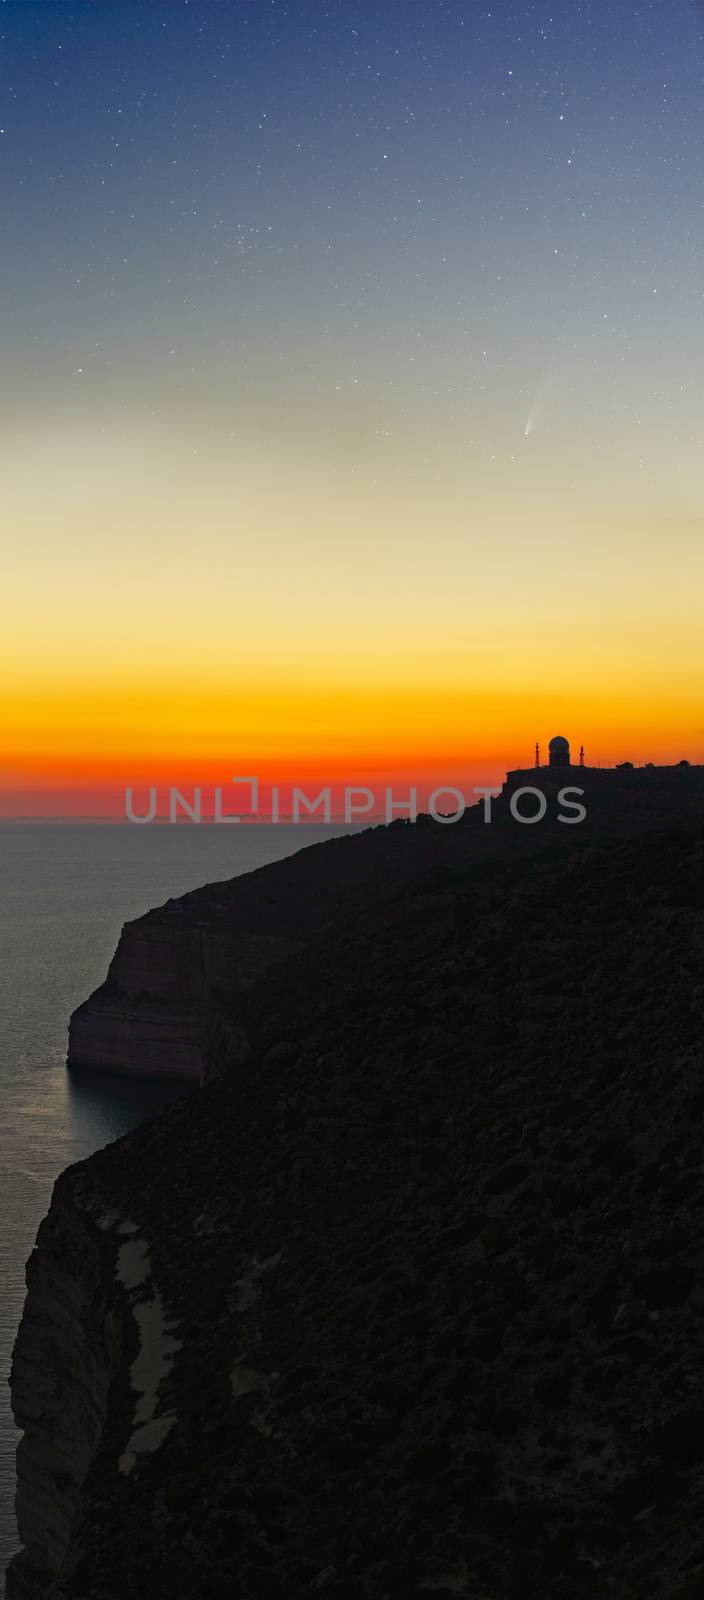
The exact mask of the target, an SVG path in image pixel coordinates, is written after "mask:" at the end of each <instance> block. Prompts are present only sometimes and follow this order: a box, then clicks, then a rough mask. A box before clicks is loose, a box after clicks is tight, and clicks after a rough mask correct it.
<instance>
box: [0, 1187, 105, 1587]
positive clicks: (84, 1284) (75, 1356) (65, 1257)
mask: <svg viewBox="0 0 704 1600" xmlns="http://www.w3.org/2000/svg"><path fill="white" fill-rule="evenodd" d="M77 1200H79V1195H78V1194H77V1193H76V1192H75V1191H74V1192H73V1193H71V1191H70V1188H69V1186H68V1185H66V1184H64V1185H61V1184H58V1185H57V1188H56V1191H55V1194H54V1199H53V1203H52V1207H51V1212H50V1215H49V1217H48V1218H47V1219H46V1220H45V1221H44V1222H43V1223H42V1226H41V1228H40V1231H39V1236H38V1240H37V1246H36V1249H35V1251H34V1253H33V1255H32V1257H31V1259H30V1261H29V1263H28V1267H27V1289H28V1298H27V1305H26V1308H25V1313H24V1316H23V1319H22V1324H21V1327H20V1332H19V1336H18V1339H17V1343H16V1346H15V1352H14V1359H13V1367H12V1380H11V1381H12V1395H13V1408H14V1413H15V1418H16V1421H17V1424H18V1426H19V1427H20V1428H24V1429H25V1430H26V1431H25V1435H24V1438H23V1439H22V1441H21V1443H20V1445H19V1447H18V1452H17V1473H18V1491H17V1524H18V1531H19V1536H20V1539H21V1541H22V1543H23V1545H24V1546H25V1550H24V1553H23V1554H22V1555H21V1556H19V1557H18V1558H17V1560H16V1561H15V1562H13V1565H12V1571H11V1574H10V1576H9V1578H8V1582H7V1595H8V1600H9V1597H15V1596H16V1597H22V1600H25V1597H26V1600H34V1597H35V1596H41V1595H44V1594H45V1593H46V1592H47V1591H48V1590H49V1589H50V1588H51V1583H52V1580H53V1578H54V1577H55V1575H56V1574H57V1573H58V1572H59V1571H60V1570H61V1568H62V1566H63V1564H64V1561H65V1559H66V1556H67V1553H68V1550H69V1547H70V1544H71V1539H72V1536H73V1534H74V1531H75V1528H76V1526H77V1524H78V1523H79V1521H80V1517H81V1491H82V1487H83V1483H84V1481H85V1478H86V1474H87V1472H88V1469H89V1467H90V1466H91V1464H92V1462H93V1460H94V1459H95V1456H96V1453H97V1451H98V1450H99V1447H100V1443H101V1439H102V1435H103V1430H104V1427H105V1421H106V1417H107V1411H108V1396H109V1392H110V1386H111V1384H112V1382H113V1380H114V1378H115V1376H116V1374H117V1373H118V1372H119V1368H120V1360H121V1356H122V1349H123V1341H122V1316H121V1310H120V1305H119V1302H118V1300H117V1298H116V1296H115V1293H114V1285H113V1282H112V1273H111V1265H112V1262H113V1261H114V1259H115V1247H114V1246H112V1248H111V1247H110V1246H108V1245H107V1239H106V1236H105V1235H104V1233H102V1232H101V1230H100V1229H99V1228H98V1227H97V1226H96V1223H95V1221H94V1219H93V1217H92V1215H91V1210H90V1208H89V1207H88V1208H86V1207H85V1206H84V1205H82V1204H80V1203H79V1204H77V1203H76V1201H77ZM106 1246H107V1248H106Z"/></svg>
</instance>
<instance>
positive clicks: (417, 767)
mask: <svg viewBox="0 0 704 1600" xmlns="http://www.w3.org/2000/svg"><path fill="white" fill-rule="evenodd" d="M703 192H704V6H702V5H701V4H699V3H697V0H608V3H607V0H570V4H569V5H568V4H563V3H561V4H557V3H555V4H554V5H551V4H548V3H547V0H534V3H531V0H521V3H520V4H518V3H514V0H496V3H494V4H484V3H482V0H381V3H378V0H332V3H330V0H295V4H294V3H286V0H272V3H269V0H241V3H239V0H83V3H73V4H71V3H65V0H4V3H2V4H1V5H0V227H1V229H2V233H1V237H0V307H1V314H0V328H1V330H2V384H1V386H0V422H1V426H0V482H1V483H2V505H1V509H0V545H1V551H2V574H3V578H2V589H1V591H0V623H1V625H0V814H4V815H16V814H27V815H37V814H60V813H71V812H75V813H78V814H92V813H95V814H101V813H102V814H108V813H109V814H112V813H113V812H115V811H119V807H120V805H121V801H122V792H123V787H124V785H125V784H128V783H129V784H134V785H140V784H142V785H143V784H146V783H158V784H160V785H162V784H163V785H166V784H171V783H188V782H202V783H203V784H209V783H215V782H218V781H221V780H222V781H227V780H228V778H229V777H230V775H231V774H234V773H258V774H259V775H260V776H261V777H263V778H266V777H267V776H269V777H270V778H271V777H273V776H280V777H281V778H282V779H284V780H285V779H286V778H291V777H295V778H296V779H297V780H299V779H300V780H301V781H308V780H311V781H312V780H320V779H322V778H327V777H329V778H331V779H334V780H335V781H338V780H341V779H342V778H344V780H345V781H349V782H350V783H353V782H357V781H364V780H365V779H369V778H370V777H375V778H377V777H381V776H383V777H384V779H385V780H388V781H395V780H396V779H398V780H403V781H406V780H407V779H408V778H409V776H414V775H418V777H419V779H420V780H421V781H423V780H424V779H426V778H427V779H428V780H429V781H431V780H432V781H435V780H437V781H443V782H444V781H447V782H460V783H466V782H469V781H470V780H471V781H476V782H482V781H489V780H493V779H495V778H498V779H499V780H500V778H501V776H502V774H503V771H504V770H505V768H506V767H515V766H517V765H524V764H525V765H528V764H530V763H531V762H532V758H533V748H534V744H535V741H536V739H539V740H540V741H541V743H542V746H543V747H546V746H547V741H548V739H549V737H550V736H551V735H552V734H554V733H557V732H559V733H563V734H566V735H567V736H568V737H569V738H570V739H571V740H572V743H573V746H574V747H575V749H576V748H577V747H578V746H579V744H581V743H583V744H584V746H585V749H586V755H587V760H588V761H590V760H591V761H593V762H594V763H596V762H597V761H599V762H602V763H607V762H610V761H616V760H619V759H631V760H636V761H640V760H656V761H660V760H662V761H668V760H678V759H680V758H681V757H683V756H687V757H689V758H690V759H692V760H700V761H701V760H704V716H703V714H702V706H703V703H704V701H703V695H702V689H703V687H704V683H703V679H704V670H703V666H702V651H701V645H700V640H701V634H702V621H703V620H704V618H703V612H704V538H703V537H702V534H703V532H704V477H703V472H702V469H703V466H704V460H703V449H704V422H703V419H704V361H703V360H702V355H703V353H704V350H703V345H704V214H703V213H702V207H701V195H702V193H703Z"/></svg>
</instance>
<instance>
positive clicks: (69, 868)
mask: <svg viewBox="0 0 704 1600" xmlns="http://www.w3.org/2000/svg"><path fill="white" fill-rule="evenodd" d="M350 831H353V830H351V829H349V828H345V827H344V825H342V824H340V825H339V826H338V827H335V826H334V825H332V826H328V827H319V826H317V825H314V824H312V823H309V824H306V825H304V826H294V825H293V824H290V823H289V824H281V825H279V826H274V825H268V826H266V825H262V826H257V825H253V824H247V825H243V826H241V827H239V828H233V827H228V828H225V827H217V826H216V825H214V824H210V825H203V826H196V825H192V824H186V823H184V824H181V825H177V826H171V825H169V824H168V823H165V824H160V823H153V824H150V825H148V826H142V827H134V826H130V825H129V824H128V823H126V822H123V823H89V822H87V823H51V822H7V823H0V1094H1V1097H2V1098H1V1108H2V1114H1V1116H0V1585H1V1586H2V1589H3V1590H4V1577H3V1576H2V1575H4V1572H5V1568H6V1566H7V1562H8V1561H9V1559H10V1556H11V1555H12V1554H13V1552H14V1551H15V1550H16V1549H17V1548H18V1539H17V1531H16V1527H15V1517H14V1495H15V1451H16V1448H17V1443H18V1440H19V1437H20V1435H19V1433H18V1431H17V1429H16V1427H15V1424H14V1421H13V1417H12V1412H11V1409H10V1393H9V1389H8V1378H9V1373H10V1362H11V1357H12V1347H13V1344H14V1341H15V1336H16V1333H17V1327H18V1323H19V1320H20V1317H21V1314H22V1306H23V1303H24V1296H25V1263H26V1261H27V1258H28V1256H29V1255H30V1253H31V1250H32V1247H33V1245H34V1240H35V1236H36V1232H37V1228H38V1226H39V1223H40V1221H41V1219H42V1217H43V1216H44V1215H45V1213H46V1211H47V1209H48V1206H49V1201H50V1198H51V1191H52V1186H53V1184H54V1181H55V1179H56V1178H57V1176H58V1174H59V1173H60V1172H61V1171H62V1170H63V1168H64V1167H67V1166H69V1165H70V1164H71V1163H72V1162H74V1161H82V1160H83V1159H84V1158H85V1157H86V1156H89V1155H91V1154H92V1152H93V1151H94V1150H98V1149H100V1148H101V1147H102V1146H103V1145H106V1144H109V1143H110V1142H111V1141H112V1140H113V1139H118V1138H120V1137H121V1135H122V1134H124V1133H127V1132H128V1131H129V1129H130V1128H134V1127H136V1125H137V1124H138V1123H140V1122H144V1121H145V1120H147V1119H148V1118H151V1117H153V1116H155V1115H156V1114H157V1113H158V1112H159V1111H160V1109H161V1108H162V1107H163V1106H165V1105H167V1104H169V1103H170V1102H171V1101H172V1100H174V1099H176V1098H179V1097H180V1096H182V1095H183V1093H184V1089H183V1086H179V1085H173V1084H171V1085H170V1084H165V1083H153V1082H152V1083H149V1082H146V1081H145V1082H142V1083H137V1082H135V1081H134V1080H133V1079H121V1078H115V1077H109V1078H108V1077H106V1076H104V1075H102V1074H100V1075H99V1074H97V1073H96V1074H95V1076H91V1075H90V1074H89V1073H85V1072H84V1073H81V1074H80V1076H77V1075H75V1074H73V1073H68V1072H67V1071H66V1065H65V1062H66V1040H67V1024H68V1019H69V1016H70V1014H71V1011H72V1010H73V1009H74V1008H75V1007H76V1006H77V1005H78V1004H79V1003H80V1001H82V1000H85V999H86V997H87V996H88V995H89V994H90V993H91V992H92V990H93V989H95V988H96V987H97V985H98V984H99V983H101V982H102V980H103V978H104V977H105V974H106V971H107V968H108V964H109V962H110V958H111V956H112V954H113V952H114V950H115V946H116V944H117V940H118V937H119V934H120V929H121V927H122V924H123V923H124V922H126V921H129V920H130V919H131V918H133V917H137V916H141V914H142V913H143V912H144V911H147V910H149V908H150V907H152V906H158V905H161V904H162V903H163V902H164V901H165V900H167V899H168V898H169V896H170V895H178V894H185V893H186V891H187V890H189V889H197V888H198V887H199V886H200V885H201V884H204V883H214V882H219V881H222V880H223V879H224V878H231V877H235V876H237V875H238V874H240V873H243V872H250V871H252V870H253V869H254V868H255V867H259V866H263V865H264V864H265V863H266V862H268V861H276V860H280V859H282V858H283V857H284V856H287V855H292V854H293V853H294V852H295V851H297V850H300V849H301V848H303V847H304V846H306V845H311V844H315V843H318V842H319V841H320V840H321V839H325V838H330V837H332V836H333V835H335V834H340V833H345V832H350ZM188 1092H191V1093H197V1092H198V1091H197V1089H195V1090H194V1089H191V1090H190V1091H188Z"/></svg>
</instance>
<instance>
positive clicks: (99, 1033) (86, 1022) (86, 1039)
mask: <svg viewBox="0 0 704 1600" xmlns="http://www.w3.org/2000/svg"><path fill="white" fill-rule="evenodd" d="M201 911H202V915H201V916H200V917H199V918H198V920H197V921H191V920H190V919H187V918H186V917H184V916H183V915H182V914H180V906H179V903H177V902H170V903H169V905H168V906H166V907H163V908H161V909H160V910H158V911H155V912H152V913H149V915H148V916H146V917H141V918H140V919H139V920H138V921H136V922H129V923H127V924H126V925H125V927H124V928H123V930H122V934H121V936H120V941H119V944H118V947H117V950H116V953H115V955H114V957H113V960H112V962H111V964H110V968H109V971H108V975H107V978H106V980H105V983H103V984H102V985H101V987H100V988H99V989H97V990H96V991H95V993H94V994H92V995H91V996H90V998H89V999H88V1000H86V1001H84V1003H83V1004H82V1005H80V1006H79V1007H78V1008H77V1010H76V1011H75V1012H74V1013H73V1016H72V1017H71V1020H70V1023H69V1047H68V1065H69V1067H88V1068H91V1069H93V1070H95V1071H103V1072H116V1073H122V1074H125V1075H127V1076H131V1077H149V1078H170V1079H178V1080H183V1081H184V1082H191V1083H200V1082H203V1081H204V1079H205V1077H206V1075H207V1071H208V1062H209V1061H211V1060H212V1057H213V1047H212V1042H211V1039H212V1034H213V1030H215V1033H216V1036H217V1038H218V1039H220V1040H222V1028H221V1024H222V1022H223V1020H224V1019H227V1020H228V1023H229V1031H230V1034H231V1036H232V1039H233V1048H234V1049H235V1051H236V1059H238V1060H242V1059H244V1056H245V1054H246V1051H247V1042H246V1035H245V1033H244V1030H243V1029H242V1027H241V1025H239V1024H238V1021H237V1003H238V999H239V997H240V996H241V995H242V994H243V992H244V991H246V990H247V989H248V988H249V987H250V986H251V985H252V984H253V983H255V982H256V981H257V980H258V979H259V978H260V977H261V976H262V974H263V973H264V972H265V971H266V970H267V968H268V967H270V966H274V965H276V964H277V962H279V961H283V960H285V959H286V958H287V957H290V956H291V955H293V954H295V953H296V951H297V950H298V949H299V948H300V944H299V942H298V941H296V940H292V939H286V938H282V937H280V936H277V935H276V934H263V933H261V934H259V933H247V932H246V931H245V932H243V931H240V929H239V928H237V927H234V928H231V927H228V926H227V925H226V924H225V922H224V920H223V918H222V915H221V908H220V907H212V906H210V905H208V904H207V903H206V904H204V905H203V906H202V908H201Z"/></svg>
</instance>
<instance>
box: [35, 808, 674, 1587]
mask: <svg viewBox="0 0 704 1600" xmlns="http://www.w3.org/2000/svg"><path fill="white" fill-rule="evenodd" d="M537 833H538V830H535V829H533V830H515V831H514V832H512V834H511V835H510V838H509V836H508V835H507V836H506V837H504V838H503V839H502V838H501V837H500V834H499V833H498V832H492V830H491V829H487V830H485V831H481V830H477V831H476V832H472V830H471V828H468V829H466V830H463V829H461V828H459V827H458V828H454V829H453V828H437V829H433V828H428V827H425V826H420V827H419V828H418V829H411V828H407V827H401V828H397V829H394V828H392V829H389V830H386V831H383V832H381V833H380V834H370V835H367V836H364V837H362V838H358V839H356V840H351V841H350V840H343V841H340V842H339V845H335V846H332V847H329V846H325V847H323V850H322V851H321V853H320V854H318V853H317V852H316V851H311V852H310V853H309V854H308V855H307V856H306V855H303V856H302V857H300V858H294V860H293V861H292V862H283V863H281V864H280V865H279V866H278V867H277V868H272V869H268V871H267V872H266V873H265V874H261V875H259V874H254V875H252V879H251V880H250V881H249V884H247V882H246V880H240V882H239V884H238V885H233V886H232V888H231V892H230V891H228V893H229V901H228V904H227V906H226V909H225V910H223V909H222V907H223V904H224V902H225V900H226V899H227V894H225V893H224V888H223V886H218V889H217V892H216V891H214V890H212V889H211V890H209V891H208V892H207V895H205V898H204V897H203V896H194V897H187V898H186V900H185V901H183V902H180V903H179V904H180V906H181V908H182V909H181V911H180V912H177V913H176V915H181V916H182V917H183V920H184V926H186V925H187V924H188V922H189V920H190V921H191V922H192V923H193V924H194V925H195V924H196V923H197V922H198V920H199V919H200V920H203V919H204V906H205V904H206V900H207V901H208V903H209V904H210V913H209V915H210V916H211V918H212V921H213V924H214V925H217V926H219V925H220V923H219V919H220V918H221V917H224V918H225V921H226V923H227V924H228V925H229V927H230V928H231V930H233V931H234V930H235V928H238V927H240V921H241V919H243V918H247V919H248V920H249V921H250V923H251V924H253V926H252V930H251V931H253V932H256V933H257V934H261V935H266V934H268V932H270V931H271V929H272V927H273V926H274V925H275V924H276V921H277V918H278V921H279V925H280V929H281V937H282V938H284V939H290V940H293V941H296V940H297V941H298V948H297V950H296V951H295V952H294V953H291V954H290V955H289V957H287V958H285V959H283V960H281V961H278V962H277V963H275V964H272V965H270V966H268V967H267V968H266V970H265V971H263V972H262V974H261V975H260V976H259V977H258V978H253V979H252V981H251V982H249V983H248V985H247V986H246V987H245V988H243V989H242V990H241V992H240V994H239V997H238V999H237V1003H236V1006H235V1005H234V1004H233V1005H232V1006H230V1004H229V1002H228V1004H226V1005H225V1006H223V1007H222V1009H221V1010H220V1011H219V1012H218V1013H217V1017H216V1018H215V1020H214V1021H213V1026H212V1031H211V1033H210V1034H209V1041H208V1050H209V1058H208V1081H207V1082H206V1084H205V1086H204V1087H203V1089H202V1090H201V1091H200V1092H199V1093H197V1094H194V1095H191V1096H188V1097H186V1098H185V1099H184V1100H182V1101H181V1102H179V1103H178V1104H176V1105H173V1106H171V1107H170V1108H169V1109H168V1110H167V1111H166V1112H164V1113H162V1115H161V1116H159V1117H157V1118H156V1119H155V1120H154V1121H152V1122H151V1123H149V1124H146V1125H145V1126H143V1127H142V1128H139V1129H137V1130H135V1132H133V1133H131V1134H130V1135H128V1136H127V1137H126V1138H124V1139H122V1140H120V1141H119V1142H118V1143H117V1144H116V1145H114V1146H109V1147H107V1148H106V1149H105V1150H102V1151H100V1152H98V1153H97V1154H96V1155H95V1156H93V1157H92V1158H91V1159H90V1161H88V1162H85V1163H83V1164H82V1165H81V1166H79V1167H76V1168H73V1169H71V1170H69V1172H68V1173H66V1174H64V1176H63V1177H62V1178H61V1180H60V1182H59V1184H58V1185H57V1189H56V1191H55V1196H54V1200H53V1202H52V1209H51V1212H50V1216H49V1219H48V1221H47V1223H45V1224H44V1225H43V1228H42V1231H41V1233H40V1237H39V1241H38V1247H37V1251H36V1253H35V1256H34V1257H33V1259H32V1263H31V1264H30V1271H29V1294H28V1300H27V1307H26V1311H25V1317H24V1320H23V1325H22V1329H21V1332H20V1337H19V1340H18V1346H17V1354H16V1360H15V1367H14V1372H13V1392H14V1404H15V1408H16V1412H17V1415H18V1418H19V1419H20V1421H21V1423H22V1424H23V1425H24V1426H25V1428H26V1434H25V1439H24V1441H23V1444H22V1446H21V1453H20V1460H19V1478H20V1487H19V1501H20V1505H21V1532H22V1537H23V1541H24V1544H25V1553H24V1555H22V1556H21V1557H20V1558H18V1559H17V1560H16V1561H15V1562H14V1563H13V1565H12V1567H11V1569H10V1578H9V1588H8V1593H9V1596H10V1600H17V1597H19V1596H21V1597H23V1600H25V1597H28V1596H31V1600H86V1597H90V1600H123V1596H125V1595H132V1594H145V1595H146V1594H148V1595H149V1596H150V1597H152V1596H153V1597H155V1600H195V1597H196V1596H197V1597H198V1600H292V1597H294V1596H299V1595H300V1596H301V1597H303V1596H304V1595H308V1594H312V1593H317V1592H318V1591H323V1592H325V1594H326V1595H328V1596H329V1597H330V1600H427V1595H428V1593H432V1594H433V1595H434V1596H435V1597H437V1600H445V1597H447V1600H450V1597H452V1596H460V1600H474V1597H476V1596H479V1595H481V1596H482V1600H572V1597H573V1596H575V1597H576V1596H579V1597H580V1600H606V1597H609V1596H612V1595H613V1596H614V1597H619V1600H620V1597H622V1596H623V1597H626V1596H627V1597H628V1600H693V1597H694V1596H695V1595H696V1594H698V1593H699V1591H700V1589H701V1585H702V1582H703V1581H704V1555H703V1554H702V1543H701V1533H700V1523H701V1510H702V1496H703V1495H704V1446H703V1443H702V1441H703V1440H704V1382H703V1381H702V1375H701V1371H700V1365H701V1364H700V1362H699V1360H698V1355H697V1352H698V1348H699V1344H700V1342H701V1330H702V1319H703V1318H704V1246H703V1244H702V1236H701V1215H702V1210H703V1209H704V1165H703V1164H702V1159H701V1151H702V1140H703V1138H704V1093H703V1091H702V1081H701V1071H702V997H703V996H704V969H703V967H702V948H703V945H704V873H703V872H702V861H701V842H700V829H699V827H697V828H696V829H693V828H691V827H689V826H687V827H677V826H675V823H674V819H671V820H670V823H669V826H668V829H667V832H663V831H662V830H661V832H660V833H659V834H657V835H655V834H652V832H651V834H650V836H649V837H648V838H647V839H643V838H630V839H623V838H621V839H620V840H617V841H614V840H613V839H611V838H609V839H608V840H607V841H606V842H605V841H604V840H603V839H601V838H599V837H597V836H594V835H589V834H588V833H586V832H585V833H582V834H580V832H579V830H574V831H573V832H572V833H570V834H569V838H570V840H571V841H572V842H571V843H569V844H566V843H565V837H566V833H565V830H562V829H560V830H556V831H555V835H554V836H553V835H552V834H549V833H546V834H544V835H543V836H542V837H541V838H540V839H539V841H538V839H537V838H536V836H537ZM326 852H327V853H326ZM255 879H256V880H257V881H256V883H255V881H254V880H255ZM216 902H217V904H216ZM218 908H220V909H218ZM157 915H158V914H157ZM257 919H258V925H257ZM296 930H298V931H296ZM135 981H137V980H136V979H135ZM198 981H199V980H198ZM193 986H194V989H195V990H196V991H197V988H198V986H197V983H196V981H195V980H194V985H193ZM196 999H197V994H196ZM240 1028H241V1029H242V1030H243V1033H244V1035H245V1036H246V1051H245V1050H243V1047H242V1041H241V1037H240V1034H239V1029H240ZM64 1307H66V1310H64ZM62 1318H63V1320H62ZM35 1389H36V1391H37V1394H38V1400H36V1402H33V1399H32V1396H33V1394H34V1392H35Z"/></svg>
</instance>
